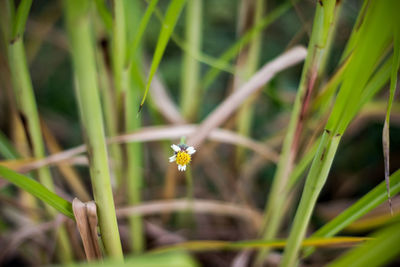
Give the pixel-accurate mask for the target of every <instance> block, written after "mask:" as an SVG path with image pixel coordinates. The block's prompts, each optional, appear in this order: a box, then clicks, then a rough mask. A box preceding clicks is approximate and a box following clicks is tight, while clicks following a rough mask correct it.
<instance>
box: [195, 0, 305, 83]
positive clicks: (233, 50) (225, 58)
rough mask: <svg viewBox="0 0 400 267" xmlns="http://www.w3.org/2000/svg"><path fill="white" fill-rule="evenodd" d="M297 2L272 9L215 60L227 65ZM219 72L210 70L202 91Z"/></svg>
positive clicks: (214, 69) (213, 69)
mask: <svg viewBox="0 0 400 267" xmlns="http://www.w3.org/2000/svg"><path fill="white" fill-rule="evenodd" d="M296 2H297V1H293V3H292V2H291V1H287V2H286V3H284V4H282V5H280V6H279V7H278V8H276V9H274V10H273V11H272V12H270V13H269V14H267V15H266V16H265V17H264V18H263V19H261V21H260V22H259V23H258V24H256V25H255V26H254V27H253V28H251V29H250V30H249V31H247V32H246V33H245V34H244V35H243V36H242V37H241V38H240V39H239V40H238V41H237V42H236V43H234V44H233V45H232V46H231V47H229V48H228V49H227V50H226V51H225V52H224V53H223V54H222V55H221V57H220V58H219V59H218V60H217V63H218V64H222V65H226V64H228V63H229V61H230V60H231V59H233V58H234V57H235V56H236V55H237V54H238V53H239V51H240V50H241V49H242V47H244V46H245V45H247V44H248V43H249V42H250V41H251V40H253V38H254V36H256V35H257V34H258V33H259V32H260V31H261V30H263V29H265V28H266V27H268V26H269V25H270V24H272V23H273V22H274V21H275V20H277V19H278V18H279V17H280V16H282V15H283V14H284V13H286V11H288V10H289V9H290V8H291V6H292V5H293V4H295V3H296ZM220 72H221V70H220V69H217V68H215V67H213V68H211V69H210V70H209V71H208V72H207V73H206V74H205V75H204V78H203V81H202V82H201V86H202V88H203V89H206V88H207V87H209V86H210V85H211V84H212V82H213V81H214V80H215V78H216V77H217V76H218V74H219V73H220Z"/></svg>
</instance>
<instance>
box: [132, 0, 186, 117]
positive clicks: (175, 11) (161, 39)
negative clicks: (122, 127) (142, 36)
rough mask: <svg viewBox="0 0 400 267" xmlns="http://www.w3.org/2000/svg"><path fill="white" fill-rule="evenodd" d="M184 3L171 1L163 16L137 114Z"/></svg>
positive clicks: (180, 0)
mask: <svg viewBox="0 0 400 267" xmlns="http://www.w3.org/2000/svg"><path fill="white" fill-rule="evenodd" d="M185 3H186V0H172V2H171V3H170V4H169V6H168V9H167V13H166V15H165V20H164V23H163V25H162V28H161V32H160V35H159V36H158V41H157V47H156V51H155V52H154V56H153V61H152V62H151V67H150V73H149V77H148V79H147V84H146V89H145V92H144V95H143V98H142V101H141V103H140V106H139V110H138V113H140V111H141V110H142V108H143V105H144V101H145V100H146V97H147V93H148V92H149V89H150V85H151V81H152V80H153V77H154V75H155V74H156V71H157V68H158V65H159V64H160V61H161V58H162V56H163V54H164V51H165V48H166V47H167V44H168V41H169V39H170V37H171V34H172V32H173V30H174V28H175V25H176V23H177V21H178V18H179V15H180V13H181V11H182V9H183V6H184V5H185Z"/></svg>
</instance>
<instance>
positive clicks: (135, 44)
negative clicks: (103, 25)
mask: <svg viewBox="0 0 400 267" xmlns="http://www.w3.org/2000/svg"><path fill="white" fill-rule="evenodd" d="M157 3H158V0H151V1H150V3H149V5H148V7H147V9H146V12H145V13H144V15H143V17H142V19H141V20H140V24H139V28H138V30H137V33H136V34H135V37H134V38H133V41H132V44H131V45H129V46H128V49H127V54H128V55H127V60H128V64H131V62H132V61H133V60H134V57H135V54H136V51H137V49H138V47H139V44H140V41H141V40H142V37H143V34H144V31H145V30H146V27H147V24H148V23H149V21H150V18H151V15H152V14H153V12H154V9H155V8H156V6H157Z"/></svg>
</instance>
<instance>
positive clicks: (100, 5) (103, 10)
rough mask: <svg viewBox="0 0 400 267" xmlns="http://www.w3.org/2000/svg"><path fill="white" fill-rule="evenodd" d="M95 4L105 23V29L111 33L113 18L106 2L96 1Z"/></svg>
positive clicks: (102, 0)
mask: <svg viewBox="0 0 400 267" xmlns="http://www.w3.org/2000/svg"><path fill="white" fill-rule="evenodd" d="M94 2H95V4H96V8H97V12H98V13H99V15H100V18H101V20H102V21H103V24H104V27H105V28H106V30H107V32H111V31H112V28H113V21H112V16H111V14H110V12H109V11H108V9H107V6H106V5H105V2H104V0H95V1H94Z"/></svg>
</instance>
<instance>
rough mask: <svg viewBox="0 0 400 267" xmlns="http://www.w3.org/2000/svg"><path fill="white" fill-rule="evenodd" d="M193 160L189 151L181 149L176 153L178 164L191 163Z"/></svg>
mask: <svg viewBox="0 0 400 267" xmlns="http://www.w3.org/2000/svg"><path fill="white" fill-rule="evenodd" d="M190 160H191V157H190V155H189V154H188V153H186V152H185V151H179V152H178V153H177V154H176V164H178V165H182V166H185V165H187V164H189V162H190Z"/></svg>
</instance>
